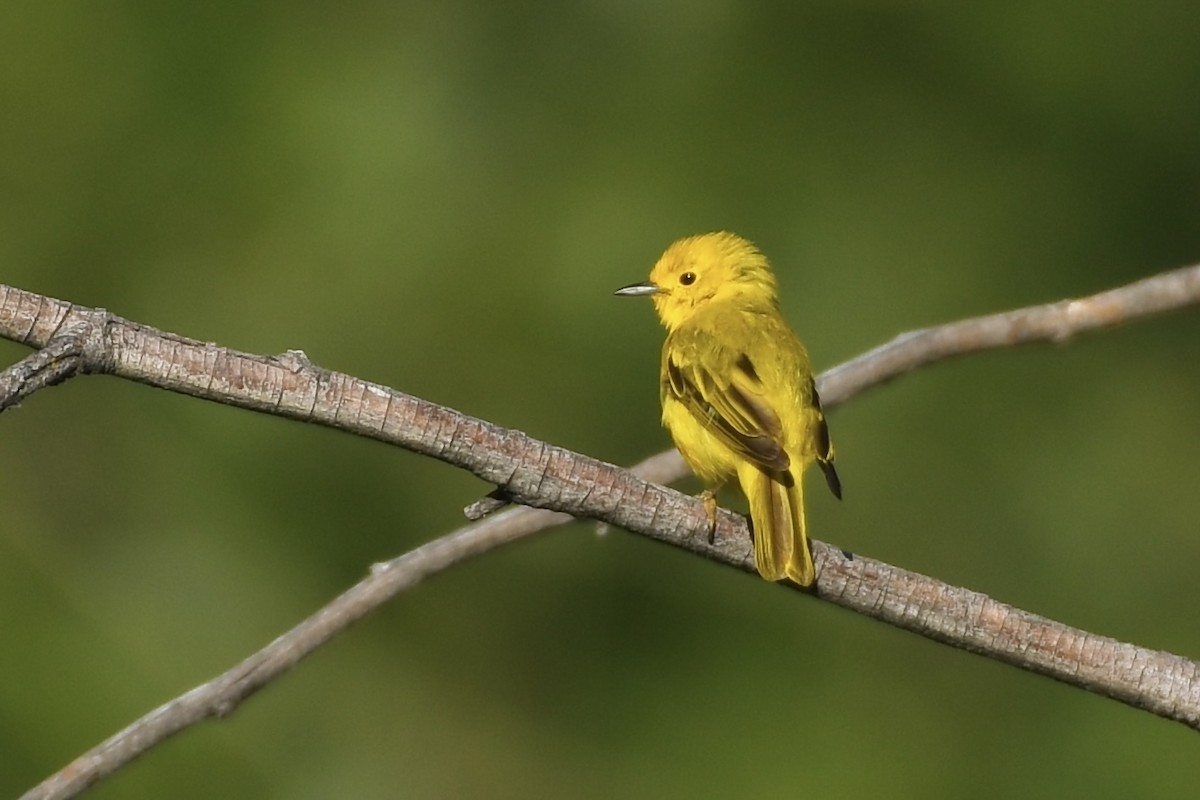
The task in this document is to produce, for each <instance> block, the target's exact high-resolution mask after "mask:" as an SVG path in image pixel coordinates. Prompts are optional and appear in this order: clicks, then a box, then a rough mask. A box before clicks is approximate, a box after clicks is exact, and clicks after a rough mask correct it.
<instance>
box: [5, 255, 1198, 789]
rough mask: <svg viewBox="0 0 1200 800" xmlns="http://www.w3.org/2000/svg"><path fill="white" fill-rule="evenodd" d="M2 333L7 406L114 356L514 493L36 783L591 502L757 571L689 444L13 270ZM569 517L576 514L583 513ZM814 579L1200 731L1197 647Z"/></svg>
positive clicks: (996, 318)
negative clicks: (91, 295)
mask: <svg viewBox="0 0 1200 800" xmlns="http://www.w3.org/2000/svg"><path fill="white" fill-rule="evenodd" d="M1198 303H1200V266H1197V267H1188V268H1185V269H1180V270H1176V271H1174V272H1168V273H1164V274H1162V275H1159V276H1155V277H1153V278H1148V279H1146V280H1143V281H1139V282H1137V283H1134V284H1130V285H1129V286H1125V287H1122V288H1119V289H1114V290H1111V291H1108V292H1104V293H1101V294H1098V295H1093V296H1092V297H1088V298H1085V299H1081V300H1071V301H1063V302H1060V303H1054V304H1050V305H1045V306H1037V307H1031V308H1027V309H1019V310H1017V311H1010V312H1006V313H1003V314H995V315H990V316H986V317H979V318H976V319H972V320H964V321H962V322H957V323H952V324H950V325H946V326H941V327H938V328H929V329H925V330H922V331H916V332H913V333H910V334H905V335H903V336H900V337H898V338H897V339H895V340H893V341H892V342H890V343H889V344H887V345H884V346H883V347H880V348H877V349H876V350H873V351H871V352H870V353H867V354H865V355H863V356H860V357H859V358H856V359H854V360H853V361H850V362H847V363H846V364H844V365H842V366H840V367H837V368H835V369H834V370H831V371H830V372H828V373H826V374H825V375H823V376H822V379H821V383H820V387H821V388H820V390H821V394H822V396H823V398H824V400H825V403H826V405H827V406H830V407H832V406H833V405H837V404H840V403H841V402H845V401H846V400H847V399H849V398H850V397H852V396H854V395H855V394H857V393H859V392H861V391H863V390H864V389H866V388H869V387H870V386H874V385H878V384H880V383H883V382H886V381H888V380H891V379H893V378H895V377H897V376H899V375H901V374H904V373H906V372H908V371H911V370H913V369H916V368H917V367H919V366H922V365H926V364H931V363H935V362H937V361H940V360H944V359H946V358H950V357H954V356H960V355H965V354H968V353H973V352H978V351H980V350H986V349H992V348H997V347H1006V346H1012V345H1015V344H1021V343H1026V342H1034V341H1065V340H1066V339H1068V338H1070V337H1071V336H1073V335H1075V334H1077V333H1080V332H1084V331H1090V330H1097V329H1101V328H1107V327H1110V326H1112V325H1116V324H1118V323H1121V322H1128V321H1133V320H1136V319H1142V318H1145V317H1147V316H1150V315H1152V314H1156V313H1161V312H1165V311H1168V310H1172V309H1180V308H1184V307H1187V306H1191V305H1196V304H1198ZM0 336H4V337H6V338H10V339H13V340H15V341H19V342H23V343H25V344H28V345H30V346H33V347H36V348H39V352H38V353H36V354H34V355H33V356H30V357H29V358H26V359H24V360H22V361H21V362H19V363H18V364H16V365H14V366H13V367H10V368H9V369H8V370H5V371H4V372H3V373H0V411H3V410H5V409H7V408H9V407H12V405H14V404H15V403H16V402H18V401H20V400H22V399H24V398H25V397H28V396H29V395H30V394H32V393H33V392H34V391H36V390H37V389H40V388H43V387H45V386H49V385H53V384H54V383H58V382H61V381H63V380H66V379H67V378H69V377H71V376H72V375H75V374H80V373H84V372H104V373H109V374H113V375H117V376H120V377H124V378H128V379H131V380H136V381H140V382H143V383H147V384H151V385H154V386H159V387H161V388H166V389H171V390H173V391H178V392H182V393H184V394H190V395H193V396H197V397H203V398H205V399H209V400H214V401H216V402H222V403H227V404H230V405H235V406H239V407H242V408H248V409H251V410H256V411H263V412H266V413H271V414H276V415H280V416H286V417H290V418H292V419H300V420H304V421H308V422H315V423H317V424H321V425H326V426H329V427H333V428H337V429H339V430H344V431H347V432H351V433H356V434H359V435H362V436H367V437H370V438H374V439H379V440H382V441H386V442H389V443H392V444H397V445H399V446H402V447H405V448H407V449H410V450H414V451H416V452H419V453H424V454H426V455H430V456H433V457H435V458H438V459H441V460H443V461H446V462H448V463H451V464H454V465H456V466H459V467H462V468H464V469H467V470H469V471H471V472H472V473H474V474H475V475H478V476H479V477H480V478H482V479H483V480H485V481H488V482H489V483H492V484H495V485H497V486H499V487H502V489H503V490H504V492H505V493H506V494H507V495H508V496H509V497H511V498H513V499H514V500H515V501H516V502H518V503H521V504H523V505H526V506H531V507H534V508H536V509H553V510H554V511H557V512H566V513H565V514H564V513H553V512H552V511H537V510H534V508H516V509H510V510H509V511H506V512H504V513H502V514H497V515H495V516H493V517H490V518H487V519H484V520H482V521H479V522H476V523H473V524H471V525H468V526H466V527H464V528H462V529H460V530H459V531H456V532H455V533H452V534H449V535H447V536H444V537H442V538H440V539H437V540H434V541H432V542H430V543H428V544H426V545H424V546H422V547H420V548H418V549H417V550H414V551H412V552H411V553H408V554H406V555H404V556H401V557H399V558H397V559H395V560H393V561H390V562H387V563H385V564H380V565H376V566H375V567H374V568H373V569H372V571H371V574H370V575H369V576H368V577H366V578H364V579H363V580H362V581H361V582H360V583H359V584H357V585H356V586H354V587H353V588H352V589H350V590H349V591H347V592H346V593H345V594H343V595H341V596H340V597H338V598H337V599H335V600H334V601H333V602H332V603H330V604H329V605H327V606H326V607H325V608H323V609H321V610H320V611H318V612H317V613H316V614H315V615H313V616H312V617H310V618H309V619H308V620H306V621H304V622H303V623H301V624H300V625H298V626H297V627H296V628H294V629H293V630H292V631H289V632H288V633H286V634H284V635H283V636H281V637H279V638H278V639H276V640H275V641H274V642H272V643H271V644H270V645H268V646H267V647H265V648H263V649H262V650H261V651H259V652H258V653H256V654H255V655H253V656H251V657H250V658H248V659H247V660H246V661H244V662H242V663H241V664H239V665H238V666H236V667H234V668H233V669H232V670H230V671H228V672H226V673H225V674H223V675H221V676H219V677H218V678H215V679H214V680H212V681H210V682H208V683H205V684H203V685H201V686H199V687H197V688H195V689H193V690H191V691H190V692H188V693H186V694H184V695H182V696H180V697H179V698H176V699H175V700H172V701H171V702H169V703H167V704H166V705H164V706H162V707H160V708H158V709H157V710H155V711H153V712H151V713H150V714H148V715H146V716H145V717H143V718H142V719H140V720H138V721H137V722H135V723H133V724H132V725H130V726H129V727H128V728H126V729H125V730H123V731H121V732H119V733H118V734H116V735H114V736H113V737H111V738H110V739H109V740H107V741H106V742H104V743H102V744H101V745H99V746H97V747H96V748H94V749H93V750H91V751H89V752H88V753H85V754H84V755H82V756H80V757H79V758H77V759H76V760H75V761H73V762H72V763H71V764H69V765H68V766H67V767H65V768H64V769H62V770H61V771H59V772H58V773H56V774H55V775H53V776H51V777H50V778H48V779H47V780H46V781H45V782H44V783H42V784H40V785H39V786H38V787H35V788H34V789H32V790H31V791H30V792H29V793H28V794H27V795H26V797H28V798H51V797H56V798H57V797H72V796H75V795H76V794H78V793H79V792H80V791H82V790H83V789H85V788H87V787H88V786H90V785H92V784H93V783H95V782H96V781H98V780H100V779H101V778H103V777H104V776H106V775H108V774H111V773H112V772H113V771H115V770H116V769H119V768H120V767H121V766H122V765H124V764H126V763H128V762H129V761H130V760H132V759H133V758H136V757H137V756H138V755H140V754H141V753H143V752H145V751H146V750H148V749H150V748H151V747H153V746H155V745H156V744H158V743H160V742H161V741H163V740H164V739H166V738H167V737H169V736H171V735H172V734H174V733H176V732H178V731H180V730H183V729H184V728H186V727H189V726H190V725H193V724H195V723H196V722H199V721H201V720H203V719H206V718H208V717H212V716H224V715H226V714H228V713H230V712H232V711H233V710H234V709H235V708H236V707H237V706H238V705H239V704H240V703H241V701H242V700H244V699H245V698H246V697H249V696H250V695H251V694H253V693H254V692H255V691H257V690H258V689H259V688H261V687H262V686H264V685H266V684H267V683H268V682H270V681H271V680H273V679H274V678H275V677H277V676H278V675H280V674H281V673H282V672H283V671H285V670H286V669H288V668H289V667H291V666H292V665H293V664H295V663H296V662H297V661H298V660H299V659H300V658H303V657H304V656H305V655H307V654H308V653H310V652H312V651H313V650H314V649H316V648H317V647H319V646H320V645H321V644H323V643H324V642H326V641H328V640H329V639H330V638H332V637H333V636H335V635H336V634H337V633H340V632H341V631H343V630H345V629H346V628H347V627H349V625H351V624H352V623H353V622H354V621H356V620H358V619H360V618H361V617H362V616H364V615H365V614H367V613H369V612H370V611H371V610H373V609H374V608H377V607H378V606H379V605H381V604H382V603H384V602H385V601H386V600H388V599H389V598H391V597H393V596H395V595H396V594H397V593H399V592H401V591H404V590H405V589H407V588H410V587H411V586H414V585H416V584H417V583H419V582H420V581H421V580H423V579H425V578H426V577H428V576H430V575H432V574H435V573H436V572H439V571H441V570H444V569H447V568H449V567H452V566H454V565H455V564H458V563H460V562H462V561H464V560H467V559H469V558H472V557H474V556H477V555H480V554H482V553H485V552H488V551H490V550H492V549H494V548H496V547H499V546H501V545H503V544H506V543H509V542H512V541H515V540H517V539H519V538H522V537H525V536H528V535H530V534H531V533H533V532H535V531H538V530H543V529H545V528H546V527H549V526H551V525H555V524H560V523H561V522H562V521H565V520H568V519H570V518H571V516H574V517H589V518H593V519H597V520H601V521H603V522H605V523H610V524H613V525H617V526H620V527H623V528H626V529H628V530H631V531H633V532H635V533H640V534H643V535H646V536H650V537H651V538H655V539H658V540H660V541H664V542H667V543H670V544H673V545H675V546H678V547H682V548H684V549H687V550H691V551H692V552H696V553H699V554H701V555H704V556H706V557H708V558H710V559H712V560H716V561H720V562H722V563H725V564H729V565H732V566H735V567H738V568H740V569H742V570H744V571H747V572H753V570H754V566H753V552H752V548H751V546H750V538H749V532H748V530H747V528H746V524H745V521H744V519H742V518H741V517H739V516H737V515H735V514H732V513H730V512H728V511H722V512H721V513H720V515H719V519H718V525H717V533H716V537H715V540H714V541H713V542H712V543H711V544H710V543H709V541H708V535H707V534H708V523H707V518H706V515H705V512H704V509H703V506H702V504H701V503H699V502H697V501H695V500H694V499H692V498H689V497H686V496H684V495H681V494H679V493H678V492H675V491H673V490H671V489H668V488H665V487H663V486H660V485H657V484H656V483H648V482H646V481H645V480H642V478H651V479H653V480H655V481H659V482H662V481H669V480H673V479H674V478H676V477H679V475H680V474H681V467H682V462H681V461H680V460H679V459H678V457H677V454H674V453H673V452H672V453H665V454H660V455H659V456H656V457H655V458H653V459H651V460H650V461H649V462H646V463H645V464H643V465H639V467H640V469H639V472H640V473H641V476H642V477H641V478H640V477H638V476H637V475H635V474H633V473H632V472H630V471H626V470H622V469H620V468H618V467H615V466H613V465H611V464H606V463H604V462H602V461H599V460H596V459H593V458H590V457H588V456H584V455H580V454H577V453H572V452H570V451H567V450H564V449H562V448H558V447H555V446H553V445H550V444H547V443H545V442H540V441H538V440H536V439H533V438H531V437H529V436H526V435H525V434H523V433H521V432H519V431H515V430H510V429H506V428H502V427H499V426H496V425H492V424H490V423H487V422H484V421H482V420H478V419H475V418H472V417H468V416H465V415H463V414H460V413H458V412H456V411H453V410H451V409H448V408H444V407H440V406H436V405H433V404H430V403H427V402H425V401H423V400H420V399H418V398H415V397H412V396H409V395H405V394H403V393H400V392H396V391H394V390H391V389H388V388H386V387H383V386H379V385H376V384H371V383H367V382H365V381H360V380H357V379H355V378H352V377H350V376H348V375H343V374H340V373H336V372H329V371H326V370H322V369H319V368H317V367H314V366H313V365H312V364H310V363H309V362H308V360H307V359H306V358H305V357H304V355H303V353H300V352H299V351H291V352H289V353H287V354H284V355H283V356H278V357H264V356H255V355H251V354H247V353H240V352H237V351H233V350H229V349H226V348H221V347H218V346H216V345H214V344H211V343H209V344H206V343H202V342H198V341H195V340H192V339H187V338H184V337H179V336H175V335H173V334H169V333H164V332H161V331H157V330H155V329H153V328H149V327H146V326H142V325H138V324H136V323H133V322H129V321H128V320H124V319H121V318H119V317H116V316H114V315H111V314H109V313H108V312H106V311H104V310H102V309H88V308H82V307H78V306H73V305H70V304H68V303H64V302H62V301H58V300H53V299H50V298H46V297H42V296H40V295H36V294H31V293H28V292H23V291H21V290H19V289H15V288H12V287H8V286H4V285H0ZM568 515H570V516H568ZM814 553H815V556H816V559H817V565H818V581H817V584H816V586H815V587H814V591H813V593H814V594H815V595H816V596H818V597H820V598H821V599H824V600H826V601H828V602H832V603H836V604H838V605H841V606H843V607H845V608H849V609H851V610H854V611H858V612H859V613H862V614H865V615H867V616H871V617H873V618H876V619H879V620H881V621H883V622H887V623H889V624H891V625H895V626H897V627H900V628H904V629H906V630H911V631H913V632H916V633H919V634H921V635H923V636H926V637H929V638H931V639H934V640H936V641H940V642H944V643H947V644H951V645H954V646H956V647H960V648H963V649H966V650H970V651H972V652H976V653H980V654H983V655H986V656H989V657H992V658H996V659H998V660H1001V661H1004V662H1006V663H1010V664H1014V665H1016V666H1020V667H1022V668H1023V669H1027V670H1030V671H1033V672H1038V673H1041V674H1044V675H1048V676H1050V677H1053V678H1056V679H1058V680H1061V681H1064V682H1066V683H1070V684H1072V685H1075V686H1079V687H1081V688H1085V689H1088V690H1090V691H1094V692H1097V693H1099V694H1103V695H1106V696H1109V697H1113V698H1115V699H1118V700H1121V701H1122V702H1125V703H1128V704H1129V705H1132V706H1135V707H1138V708H1142V709H1145V710H1147V711H1150V712H1152V713H1154V714H1158V715H1159V716H1162V717H1165V718H1167V719H1173V720H1176V721H1179V722H1183V723H1184V724H1186V725H1189V726H1190V727H1192V728H1195V729H1198V730H1200V675H1198V674H1197V673H1198V670H1200V666H1198V665H1197V664H1196V663H1195V662H1192V661H1190V660H1188V659H1184V658H1181V657H1179V656H1175V655H1171V654H1170V653H1165V652H1161V651H1153V650H1147V649H1144V648H1139V647H1136V646H1134V645H1131V644H1125V643H1121V642H1117V641H1115V640H1113V639H1109V638H1106V637H1101V636H1096V635H1094V634H1090V633H1087V632H1084V631H1079V630H1076V629H1073V628H1070V627H1068V626H1065V625H1062V624H1060V623H1058V622H1055V621H1052V620H1048V619H1045V618H1042V617H1038V616H1036V615H1034V614H1030V613H1028V612H1024V611H1020V610H1018V609H1015V608H1012V607H1011V606H1006V605H1004V604H1002V603H998V602H996V601H994V600H991V599H990V598H988V597H986V596H984V595H982V594H979V593H976V592H972V591H970V590H967V589H963V588H959V587H953V586H949V585H946V584H943V583H941V582H939V581H937V580H935V579H933V578H929V577H926V576H923V575H919V574H917V573H913V572H908V571H905V570H901V569H898V568H896V567H892V566H889V565H887V564H883V563H881V562H878V561H874V560H871V559H868V558H863V557H859V556H854V555H851V554H849V553H844V552H842V551H839V550H837V549H836V548H833V547H830V546H829V545H826V544H824V543H821V542H814Z"/></svg>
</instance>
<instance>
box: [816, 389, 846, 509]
mask: <svg viewBox="0 0 1200 800" xmlns="http://www.w3.org/2000/svg"><path fill="white" fill-rule="evenodd" d="M812 399H813V407H814V408H815V409H816V410H817V429H816V433H817V464H819V465H820V467H821V471H822V472H824V473H825V482H826V483H827V484H829V491H831V492H833V496H834V497H836V498H837V499H838V500H841V499H842V481H841V479H840V478H838V474H837V470H836V469H834V468H833V441H832V440H831V439H830V438H829V426H828V425H826V424H825V413H824V412H823V411H821V396H820V395H818V394H817V384H816V383H812Z"/></svg>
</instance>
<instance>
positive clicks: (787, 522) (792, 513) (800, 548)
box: [738, 464, 817, 586]
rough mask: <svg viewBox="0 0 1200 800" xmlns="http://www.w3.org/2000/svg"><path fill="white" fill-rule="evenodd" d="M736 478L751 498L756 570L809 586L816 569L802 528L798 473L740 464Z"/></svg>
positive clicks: (767, 576) (801, 496) (774, 578)
mask: <svg viewBox="0 0 1200 800" xmlns="http://www.w3.org/2000/svg"><path fill="white" fill-rule="evenodd" d="M738 481H739V482H740V483H741V484H742V491H743V492H744V493H745V495H746V499H748V500H749V501H750V519H751V521H752V522H753V523H754V562H755V564H756V565H757V566H758V573H759V574H760V575H762V576H763V577H764V578H766V579H767V580H769V581H780V580H783V579H784V578H788V579H789V580H792V581H795V582H796V583H798V584H800V585H801V586H812V584H813V581H814V580H816V577H817V571H816V568H815V567H814V566H813V559H812V552H811V551H810V550H809V547H808V534H807V532H806V531H805V527H804V487H803V486H802V485H801V482H800V478H799V476H795V475H794V474H793V473H791V472H773V473H767V472H764V471H763V470H761V469H759V468H758V467H756V466H754V465H752V464H743V465H741V466H739V467H738Z"/></svg>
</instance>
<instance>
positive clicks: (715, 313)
mask: <svg viewBox="0 0 1200 800" xmlns="http://www.w3.org/2000/svg"><path fill="white" fill-rule="evenodd" d="M617 294H622V295H649V296H650V297H651V298H652V299H653V300H654V307H655V310H657V312H658V316H659V319H661V320H662V323H663V325H664V327H666V329H667V340H666V342H665V343H664V345H663V353H662V374H661V387H660V393H661V399H662V409H663V416H662V419H663V424H664V425H665V426H666V427H667V429H668V430H669V431H670V432H671V436H672V438H673V439H674V440H675V446H676V447H677V448H678V449H679V452H680V453H682V454H683V457H684V460H686V461H687V463H688V465H689V466H691V468H692V471H693V472H695V473H696V475H697V476H699V477H700V479H701V480H702V481H704V483H705V484H706V485H707V486H708V487H709V490H710V492H715V491H716V490H717V489H719V488H720V486H721V485H722V484H724V483H725V482H726V481H728V480H729V479H730V478H734V477H736V478H737V480H738V483H739V485H740V486H741V488H742V491H743V492H744V493H745V495H746V498H747V499H748V500H749V503H750V518H751V521H752V522H753V526H754V555H755V563H756V564H757V566H758V571H759V574H761V575H762V576H763V577H764V578H766V579H767V580H769V581H778V580H782V579H784V578H788V579H790V580H792V581H794V582H796V583H798V584H800V585H801V586H810V585H812V583H813V581H814V580H815V579H816V571H815V569H814V567H813V560H812V554H811V552H810V550H809V546H808V535H807V533H806V530H805V522H804V489H803V486H802V483H801V476H802V475H803V472H804V469H805V468H806V467H807V466H808V465H809V464H811V463H812V462H813V461H816V462H817V463H818V464H820V465H821V468H822V469H823V470H824V472H825V477H826V479H827V481H828V483H829V487H830V489H831V490H832V491H833V493H834V494H835V495H836V496H838V497H841V485H840V483H839V481H838V477H837V472H836V471H835V470H834V468H833V445H832V444H831V443H830V440H829V431H828V429H827V427H826V425H825V417H824V415H823V414H822V413H821V402H820V398H818V397H817V390H816V387H815V385H814V383H813V373H812V365H811V364H810V363H809V360H808V354H807V353H806V352H805V350H804V346H803V345H802V344H801V343H800V340H799V339H798V338H796V334H794V333H793V332H792V330H791V328H789V327H788V325H787V323H786V322H785V321H784V320H783V317H782V315H781V314H780V313H779V302H778V299H777V294H776V284H775V276H774V275H773V274H772V272H771V268H770V266H769V265H768V263H767V260H766V258H765V257H764V256H763V255H762V253H760V252H759V251H758V250H757V249H756V248H755V247H754V245H752V244H751V243H750V242H748V241H746V240H745V239H742V238H741V237H739V236H735V235H734V234H732V233H723V232H722V233H708V234H704V235H701V236H693V237H691V238H688V239H681V240H680V241H678V242H675V243H674V244H673V245H671V246H670V247H668V248H667V251H666V252H665V253H663V255H662V257H661V258H660V259H659V260H658V263H657V264H655V265H654V269H652V270H651V271H650V280H649V281H648V282H646V283H639V284H634V285H632V286H626V287H625V288H623V289H619V290H618V291H617ZM708 496H709V497H711V494H709V495H708ZM710 513H715V505H713V506H711V507H710Z"/></svg>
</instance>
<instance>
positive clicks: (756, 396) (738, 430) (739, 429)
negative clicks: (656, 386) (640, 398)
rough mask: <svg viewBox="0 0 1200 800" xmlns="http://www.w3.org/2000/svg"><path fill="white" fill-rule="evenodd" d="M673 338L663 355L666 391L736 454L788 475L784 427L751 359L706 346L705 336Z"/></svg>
mask: <svg viewBox="0 0 1200 800" xmlns="http://www.w3.org/2000/svg"><path fill="white" fill-rule="evenodd" d="M674 338H675V339H677V340H676V341H672V342H671V345H672V346H669V347H667V348H666V350H665V351H664V357H663V367H664V370H663V392H664V393H666V392H669V393H670V394H671V396H673V397H674V398H675V399H676V400H678V401H679V402H680V403H682V404H683V405H684V406H685V407H686V408H687V409H688V410H689V411H690V412H692V415H693V416H695V417H696V419H698V420H700V421H701V423H702V424H703V425H704V426H705V428H706V429H707V430H709V431H710V432H711V433H712V434H713V435H714V436H716V437H717V438H718V439H719V440H720V441H721V442H722V443H724V444H725V445H726V446H727V447H729V448H730V449H731V450H733V451H734V452H735V453H737V454H739V455H741V456H743V457H744V458H746V459H747V460H748V461H751V462H752V463H754V464H756V465H758V466H760V467H762V468H763V469H766V470H770V471H773V472H783V471H785V470H787V468H788V467H789V466H790V459H789V457H788V454H787V452H786V451H785V450H784V447H783V440H782V436H783V423H782V422H781V421H780V419H779V414H778V413H776V411H775V409H774V408H772V407H771V405H770V403H769V402H768V401H767V399H766V396H765V394H764V392H763V385H762V381H761V379H760V378H759V376H758V373H757V371H756V370H755V368H754V363H753V362H752V361H751V360H750V357H749V356H748V355H746V354H745V353H732V352H731V351H729V350H727V349H725V348H722V347H721V346H720V345H719V344H717V343H715V342H712V343H711V344H708V345H707V346H706V343H705V341H704V340H705V339H706V338H708V337H706V336H705V334H704V333H703V332H702V331H693V332H691V335H690V336H688V337H687V340H686V341H678V339H681V338H683V337H674Z"/></svg>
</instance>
